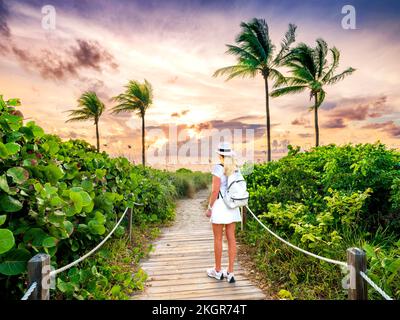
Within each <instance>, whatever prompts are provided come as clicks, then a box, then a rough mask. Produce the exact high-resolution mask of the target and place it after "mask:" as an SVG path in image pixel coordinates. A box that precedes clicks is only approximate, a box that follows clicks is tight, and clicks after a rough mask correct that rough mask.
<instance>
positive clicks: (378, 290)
mask: <svg viewBox="0 0 400 320" xmlns="http://www.w3.org/2000/svg"><path fill="white" fill-rule="evenodd" d="M360 275H361V277H363V279H364V280H365V281H367V282H368V283H369V285H370V286H371V287H372V288H374V289H375V290H376V291H377V292H378V293H379V294H380V295H381V296H382V297H383V298H385V299H386V300H393V299H392V298H391V297H390V296H389V295H388V294H387V293H386V292H385V291H383V290H382V289H381V288H380V287H378V285H377V284H376V283H375V282H373V281H372V280H371V278H370V277H368V276H367V275H366V274H365V273H364V272H362V271H360Z"/></svg>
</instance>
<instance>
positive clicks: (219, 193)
mask: <svg viewBox="0 0 400 320" xmlns="http://www.w3.org/2000/svg"><path fill="white" fill-rule="evenodd" d="M218 165H219V166H221V167H222V168H223V167H224V165H223V164H222V163H218ZM220 196H221V198H222V199H223V198H224V197H223V196H222V192H221V190H219V191H218V198H217V199H219V197H220Z"/></svg>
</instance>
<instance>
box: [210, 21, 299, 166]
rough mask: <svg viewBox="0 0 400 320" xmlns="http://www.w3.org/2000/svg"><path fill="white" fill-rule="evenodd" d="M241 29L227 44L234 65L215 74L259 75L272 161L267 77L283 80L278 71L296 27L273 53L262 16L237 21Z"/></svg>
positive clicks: (290, 29)
mask: <svg viewBox="0 0 400 320" xmlns="http://www.w3.org/2000/svg"><path fill="white" fill-rule="evenodd" d="M240 26H241V28H242V31H241V33H239V35H238V36H237V37H236V43H237V46H234V45H227V47H228V50H227V53H228V54H231V55H234V56H236V58H237V64H236V65H234V66H229V67H225V68H221V69H219V70H217V71H216V72H215V73H214V76H218V75H227V76H228V78H227V80H230V79H232V78H235V77H252V78H254V77H255V76H256V75H257V74H261V75H262V76H263V78H264V85H265V111H266V128H267V155H268V161H271V159H272V158H271V120H270V109H269V83H268V81H269V80H272V81H275V82H276V84H279V83H281V82H282V81H285V77H284V76H283V75H282V74H281V72H280V71H279V70H278V68H279V67H281V66H282V63H283V62H284V61H285V57H286V55H287V54H288V53H289V49H290V45H291V44H292V43H293V42H294V41H295V33H296V28H297V27H296V26H295V25H294V24H289V29H288V31H287V32H286V34H285V37H284V39H283V40H282V42H281V48H280V50H279V52H278V53H277V54H276V55H274V53H275V46H274V45H273V44H272V41H271V38H270V36H269V30H268V24H267V23H266V21H265V20H263V19H256V18H254V19H252V20H251V21H250V22H247V23H246V22H242V23H241V24H240Z"/></svg>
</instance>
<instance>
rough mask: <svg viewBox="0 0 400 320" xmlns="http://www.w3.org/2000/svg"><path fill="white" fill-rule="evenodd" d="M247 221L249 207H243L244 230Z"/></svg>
mask: <svg viewBox="0 0 400 320" xmlns="http://www.w3.org/2000/svg"><path fill="white" fill-rule="evenodd" d="M246 222H247V208H246V207H242V231H243V230H244V229H245V228H246Z"/></svg>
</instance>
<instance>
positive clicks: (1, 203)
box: [0, 194, 23, 212]
mask: <svg viewBox="0 0 400 320" xmlns="http://www.w3.org/2000/svg"><path fill="white" fill-rule="evenodd" d="M22 207H23V206H22V203H21V202H19V201H18V200H17V199H15V198H13V197H11V196H9V195H7V194H2V195H0V211H4V212H17V211H19V210H21V209H22Z"/></svg>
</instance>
